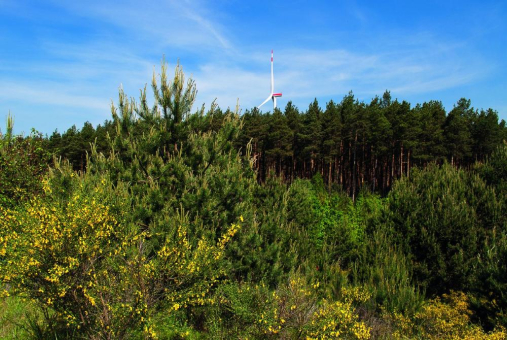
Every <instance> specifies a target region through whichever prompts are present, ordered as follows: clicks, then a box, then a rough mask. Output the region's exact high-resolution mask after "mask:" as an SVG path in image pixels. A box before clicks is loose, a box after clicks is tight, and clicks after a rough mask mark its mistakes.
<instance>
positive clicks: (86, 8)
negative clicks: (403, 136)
mask: <svg viewBox="0 0 507 340" xmlns="http://www.w3.org/2000/svg"><path fill="white" fill-rule="evenodd" d="M506 18H507V5H506V4H505V2H501V1H488V0H484V1H480V2H479V1H466V0H464V1H431V0H430V1H298V0H293V1H276V0H272V1H244V0H243V1H239V0H238V1H236V0H215V1H200V0H179V1H169V0H166V1H150V0H146V1H110V0H100V1H96V0H87V1H59V0H56V1H50V0H47V1H22V0H0V119H1V120H0V129H1V130H4V129H5V117H7V114H8V112H9V111H10V112H11V114H12V115H13V116H14V120H15V131H16V132H17V133H21V132H24V133H25V134H26V133H29V131H30V129H31V128H32V127H33V128H35V129H37V130H39V131H41V132H43V133H47V134H51V133H52V132H53V131H54V130H55V129H58V130H59V131H60V132H63V131H65V130H66V129H67V128H69V127H70V126H72V125H73V124H76V126H77V127H78V128H80V127H81V126H82V125H83V123H84V122H85V121H89V122H91V123H92V124H94V125H97V124H100V123H102V122H103V121H104V120H105V119H109V118H110V116H111V115H110V104H111V101H114V102H116V99H117V97H118V88H119V86H123V88H124V90H125V92H126V93H127V94H128V95H129V96H132V97H135V98H138V96H139V90H140V89H141V88H143V87H144V86H145V84H148V86H149V84H150V81H151V77H152V74H153V71H154V70H155V71H156V72H159V71H160V62H161V59H162V57H163V56H164V55H165V58H166V61H167V62H168V64H169V67H170V68H172V67H174V66H175V64H176V62H177V61H178V59H179V60H180V63H181V65H182V66H183V69H184V71H185V74H186V75H187V76H192V77H193V78H194V79H195V81H196V84H197V89H198V91H199V92H198V98H197V103H196V106H195V108H197V107H198V106H200V105H201V104H202V103H205V104H206V106H207V107H209V105H210V103H211V102H212V101H213V100H214V99H215V98H216V99H217V103H218V104H219V105H220V106H221V107H222V108H227V107H234V106H235V105H236V101H237V100H238V99H239V104H240V107H241V109H242V110H245V109H249V108H252V107H254V106H256V105H259V104H260V103H261V102H262V101H263V100H264V99H265V98H266V97H267V95H268V94H269V88H270V80H269V77H270V74H269V72H270V65H269V60H270V51H271V49H274V51H275V90H276V91H280V92H283V97H282V98H279V100H278V106H280V107H282V108H283V107H285V105H286V103H287V101H289V100H292V101H293V103H295V104H296V106H298V107H299V108H300V109H302V110H304V109H306V108H307V107H308V105H309V103H310V102H311V101H312V100H313V99H314V98H317V99H318V100H319V103H320V104H321V106H324V105H325V103H326V102H327V101H329V100H330V99H333V100H335V101H341V99H342V98H343V96H344V95H346V94H347V93H348V92H349V91H353V93H354V94H355V95H356V97H357V98H359V99H360V100H363V101H365V102H369V101H370V100H371V99H372V98H373V97H374V96H375V95H382V93H383V92H384V91H385V90H386V89H387V90H390V91H391V95H392V97H393V98H398V99H399V100H407V101H409V102H410V103H411V104H412V105H415V104H416V103H422V102H424V101H429V100H440V101H442V102H443V104H444V106H445V108H446V109H447V110H448V111H449V110H451V109H452V107H453V105H454V104H455V103H456V102H457V101H458V100H459V99H460V98H461V97H465V98H468V99H471V100H472V105H473V106H474V107H475V108H479V109H480V108H484V109H487V108H493V109H495V110H496V111H498V113H499V115H500V118H503V119H505V120H507V58H506V52H507V47H506V46H507V25H506V20H505V19H506ZM263 108H264V109H265V110H269V109H270V108H271V106H270V105H269V104H266V105H265V106H264V107H263Z"/></svg>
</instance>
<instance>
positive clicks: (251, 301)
mask: <svg viewBox="0 0 507 340" xmlns="http://www.w3.org/2000/svg"><path fill="white" fill-rule="evenodd" d="M318 286H319V283H318V282H315V283H313V284H308V283H307V282H306V280H305V279H304V278H303V277H300V276H298V275H294V276H293V277H292V278H291V279H290V280H289V281H288V282H287V283H286V284H281V285H280V286H279V287H278V288H277V289H276V290H270V289H269V288H268V287H267V286H265V285H263V284H252V283H250V284H248V283H244V284H229V285H227V287H222V288H221V289H220V294H219V296H217V303H218V304H219V306H217V309H221V311H219V313H216V314H215V315H213V317H212V322H211V323H210V326H209V328H210V329H211V331H212V332H211V336H210V337H212V338H231V337H236V338H241V339H247V338H248V339H250V338H254V339H343V338H350V339H369V338H370V328H369V327H368V326H367V325H366V324H365V323H364V322H362V321H361V320H360V319H359V315H358V313H357V309H356V307H357V306H359V305H361V304H363V303H365V302H366V301H368V300H369V299H370V295H369V294H368V293H367V292H365V291H364V290H362V289H360V288H345V289H343V290H342V295H341V298H340V299H339V300H338V301H334V302H332V301H326V300H324V301H321V300H320V299H319V297H318V296H317V289H318Z"/></svg>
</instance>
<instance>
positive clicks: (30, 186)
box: [0, 116, 51, 207]
mask: <svg viewBox="0 0 507 340" xmlns="http://www.w3.org/2000/svg"><path fill="white" fill-rule="evenodd" d="M13 124H14V123H13V119H12V117H11V116H9V118H8V124H7V133H6V134H5V135H2V134H0V183H1V185H0V206H3V207H15V206H16V205H18V204H20V203H22V202H25V201H27V200H29V199H30V198H31V197H33V196H35V195H39V194H40V193H41V191H42V186H41V178H42V176H43V175H44V174H45V173H46V172H47V170H48V168H49V163H50V159H51V157H50V154H49V153H48V152H47V151H46V145H45V141H44V139H43V138H42V136H41V135H40V134H38V133H37V132H36V131H32V133H31V134H30V136H28V137H23V136H13V135H12V128H13Z"/></svg>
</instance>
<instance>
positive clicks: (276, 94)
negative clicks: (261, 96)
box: [257, 50, 282, 111]
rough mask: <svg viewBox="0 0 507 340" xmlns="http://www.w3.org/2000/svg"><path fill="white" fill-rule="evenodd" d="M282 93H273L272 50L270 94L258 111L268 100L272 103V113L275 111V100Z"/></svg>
mask: <svg viewBox="0 0 507 340" xmlns="http://www.w3.org/2000/svg"><path fill="white" fill-rule="evenodd" d="M281 96H282V93H281V92H280V93H275V77H274V76H273V50H271V93H270V95H269V97H268V98H267V99H266V100H265V101H264V102H263V103H262V104H261V105H259V106H257V108H258V109H259V108H260V107H261V106H262V105H264V104H266V103H267V102H268V101H269V100H270V99H271V100H272V101H273V111H274V110H275V109H276V98H278V97H281Z"/></svg>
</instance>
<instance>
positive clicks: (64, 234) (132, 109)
mask: <svg viewBox="0 0 507 340" xmlns="http://www.w3.org/2000/svg"><path fill="white" fill-rule="evenodd" d="M152 87H153V90H154V93H155V98H156V104H155V106H154V107H153V108H150V107H149V106H148V105H147V100H146V91H143V92H142V94H141V98H140V100H139V102H135V101H134V100H129V99H127V97H126V95H125V94H124V93H123V92H120V96H119V102H118V105H117V107H113V108H112V117H113V124H114V127H115V130H114V131H111V133H110V134H108V138H107V143H108V147H107V150H110V152H108V153H105V154H104V153H102V152H100V150H99V149H98V148H97V145H96V144H94V145H92V146H91V152H90V154H89V155H88V158H87V160H86V169H85V170H86V171H75V170H74V169H73V168H72V166H71V165H70V164H68V162H66V161H65V160H59V159H56V158H55V159H54V160H53V161H52V162H50V161H49V159H48V154H47V153H46V152H45V151H44V148H43V146H44V144H43V143H42V142H41V139H40V138H39V137H38V136H37V135H36V134H33V135H31V136H29V137H26V138H22V137H13V136H12V134H11V133H10V132H11V131H12V121H10V123H9V124H10V128H9V126H8V129H7V132H8V133H6V134H5V135H3V136H2V138H1V139H0V142H1V144H0V178H1V179H2V185H1V189H0V216H1V219H0V281H1V296H2V302H1V303H2V312H0V320H1V321H0V323H1V325H2V326H1V327H0V337H2V338H6V339H15V338H34V339H143V338H145V339H182V338H189V339H235V338H238V339H270V338H272V339H277V338H282V339H331V338H339V339H391V338H396V339H504V338H506V336H507V333H506V331H505V327H506V326H507V319H506V317H507V316H506V315H505V310H506V308H507V298H506V297H505V293H504V292H505V291H506V288H507V287H506V285H507V274H506V273H507V268H506V266H507V234H506V232H507V219H506V216H507V202H506V197H507V191H506V188H507V176H506V172H505V169H507V146H506V145H503V146H500V147H499V148H498V149H497V150H496V151H495V152H494V153H493V154H492V155H491V156H490V157H489V160H488V161H486V162H485V163H480V164H479V163H477V164H476V165H475V166H474V167H473V168H472V169H470V170H463V169H457V168H455V167H453V166H451V165H449V164H447V163H444V164H442V165H435V164H434V165H430V166H428V167H426V168H424V169H413V170H412V171H411V172H410V174H409V175H410V176H405V177H402V178H401V179H400V180H398V181H396V182H395V184H394V185H393V187H392V189H391V191H390V192H389V194H388V195H387V196H385V197H381V196H379V195H377V194H375V193H371V192H369V191H368V190H366V189H364V190H363V191H361V192H360V194H359V195H358V196H357V197H356V199H355V200H354V201H353V200H352V199H351V198H350V197H349V196H348V195H347V194H345V193H343V192H341V191H340V190H339V189H336V188H332V187H330V186H329V187H328V186H326V185H325V184H324V180H323V178H322V177H321V175H320V174H319V172H317V173H316V174H315V175H314V176H313V178H312V179H311V180H307V179H296V180H294V181H292V182H291V183H286V182H285V181H283V180H282V179H280V178H278V177H277V176H275V175H273V176H268V178H267V179H266V180H265V181H264V183H262V184H260V183H259V181H258V180H257V178H256V173H255V164H254V162H255V158H254V157H252V155H251V149H250V146H249V145H247V146H246V148H243V149H241V150H239V151H238V149H237V148H236V147H235V145H236V141H237V138H238V134H239V133H240V131H241V129H242V119H241V117H239V115H238V114H237V112H231V111H227V112H226V113H222V112H221V113H220V117H219V119H218V122H217V118H216V117H215V109H216V108H215V107H214V106H212V108H211V109H210V110H209V111H207V112H204V109H201V110H199V111H197V112H196V113H191V110H192V104H193V101H194V98H195V93H196V92H195V85H194V84H193V82H192V81H189V82H187V83H185V82H184V77H183V72H182V71H181V68H180V67H178V68H177V69H176V72H175V77H174V79H173V80H172V81H170V80H168V79H167V74H166V69H165V65H164V66H163V68H162V74H161V77H160V80H159V83H157V80H156V78H155V77H154V79H153V84H152Z"/></svg>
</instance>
